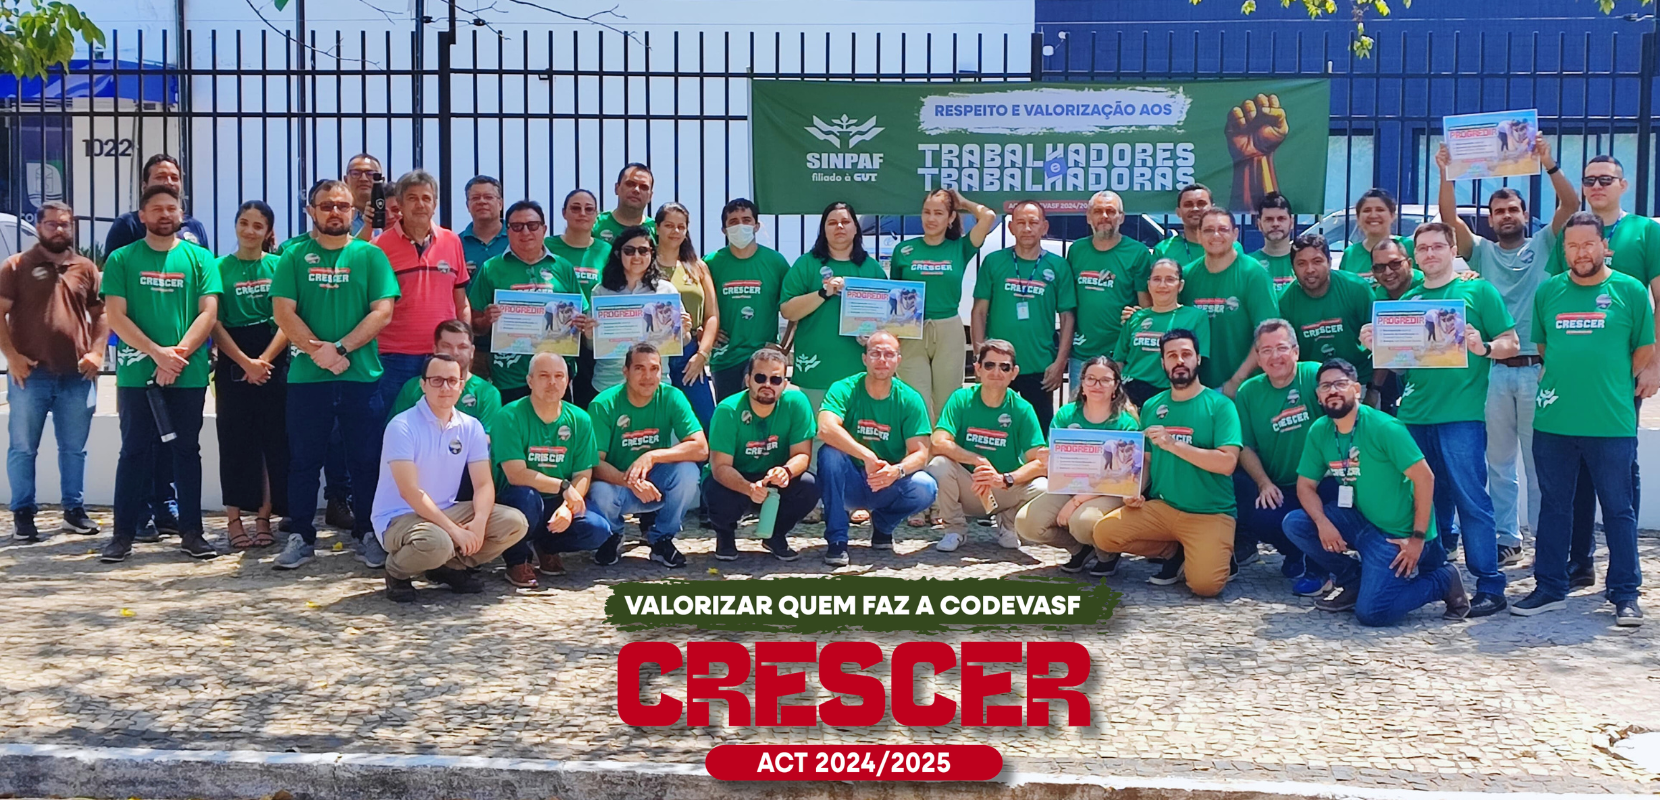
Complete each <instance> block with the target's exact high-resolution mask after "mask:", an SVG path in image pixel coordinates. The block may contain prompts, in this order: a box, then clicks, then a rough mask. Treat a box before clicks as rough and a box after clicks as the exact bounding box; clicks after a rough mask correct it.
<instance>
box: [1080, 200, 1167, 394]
mask: <svg viewBox="0 0 1660 800" xmlns="http://www.w3.org/2000/svg"><path fill="white" fill-rule="evenodd" d="M1087 218H1088V220H1089V236H1087V237H1085V238H1083V239H1079V240H1078V241H1076V242H1073V243H1072V246H1071V247H1069V248H1067V250H1066V261H1067V263H1069V264H1071V265H1072V275H1073V277H1075V278H1077V279H1078V292H1077V293H1078V312H1077V313H1078V327H1077V332H1076V333H1075V334H1073V336H1072V355H1071V358H1070V359H1068V361H1067V375H1068V376H1069V383H1070V385H1071V387H1072V391H1074V392H1076V391H1077V390H1078V381H1079V379H1080V377H1081V376H1082V374H1083V371H1084V362H1085V361H1088V360H1090V359H1092V358H1095V357H1096V356H1108V357H1111V356H1112V352H1113V350H1114V348H1116V347H1117V346H1118V335H1119V332H1120V331H1122V330H1123V329H1124V321H1123V320H1124V314H1123V311H1124V308H1125V306H1141V307H1146V306H1150V305H1152V304H1153V300H1152V297H1151V295H1149V294H1147V273H1148V272H1149V271H1150V270H1151V269H1152V266H1153V252H1152V251H1151V250H1148V249H1147V246H1146V245H1144V244H1142V243H1141V242H1138V241H1136V240H1134V239H1131V238H1129V237H1127V236H1125V235H1124V234H1123V233H1122V232H1121V231H1120V230H1119V229H1120V227H1121V226H1122V225H1123V224H1124V200H1123V198H1121V197H1119V196H1118V194H1117V193H1116V192H1096V193H1095V196H1094V197H1091V198H1089V212H1088V217H1087Z"/></svg>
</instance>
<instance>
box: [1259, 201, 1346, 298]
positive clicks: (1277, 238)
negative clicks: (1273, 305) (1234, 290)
mask: <svg viewBox="0 0 1660 800" xmlns="http://www.w3.org/2000/svg"><path fill="white" fill-rule="evenodd" d="M1295 227H1297V217H1296V215H1294V214H1292V213H1291V201H1290V200H1287V199H1285V195H1283V194H1280V193H1279V192H1269V193H1268V194H1265V195H1263V196H1262V199H1261V200H1258V201H1257V230H1258V231H1260V232H1261V233H1262V249H1261V250H1258V251H1256V252H1254V253H1251V258H1254V259H1256V260H1257V263H1260V264H1262V268H1263V269H1266V270H1268V277H1269V279H1271V280H1272V281H1273V282H1274V296H1276V297H1278V296H1279V295H1280V293H1281V292H1284V291H1285V290H1286V288H1287V287H1289V286H1290V285H1291V284H1292V283H1294V282H1295V281H1296V280H1297V276H1296V273H1295V271H1294V270H1293V268H1292V264H1291V231H1292V229H1293V228H1295ZM1328 258H1329V256H1328Z"/></svg>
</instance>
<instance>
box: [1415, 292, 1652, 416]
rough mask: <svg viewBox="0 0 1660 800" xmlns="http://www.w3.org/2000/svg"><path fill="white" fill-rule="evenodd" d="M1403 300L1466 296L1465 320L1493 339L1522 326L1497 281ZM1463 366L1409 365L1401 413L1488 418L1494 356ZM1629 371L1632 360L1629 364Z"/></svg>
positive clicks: (1470, 359) (1471, 358)
mask: <svg viewBox="0 0 1660 800" xmlns="http://www.w3.org/2000/svg"><path fill="white" fill-rule="evenodd" d="M1401 299H1402V300H1463V301H1464V321H1465V324H1467V325H1473V326H1475V328H1476V330H1479V331H1481V335H1482V338H1484V339H1486V340H1487V341H1492V340H1493V339H1495V338H1497V337H1498V336H1499V335H1500V334H1502V333H1504V332H1505V331H1508V330H1512V329H1514V328H1515V327H1516V321H1515V320H1514V319H1511V317H1510V310H1509V309H1507V308H1505V307H1504V298H1503V297H1500V296H1499V290H1498V289H1495V288H1493V284H1491V283H1488V282H1487V281H1484V280H1481V279H1479V278H1478V279H1476V280H1472V281H1461V280H1453V281H1449V282H1448V283H1447V285H1445V286H1442V287H1439V288H1436V289H1426V288H1424V287H1422V286H1420V287H1418V288H1416V289H1413V290H1411V291H1409V292H1407V293H1406V294H1404V295H1402V296H1401ZM1466 364H1467V366H1465V367H1464V368H1463V369H1409V370H1407V371H1406V375H1405V377H1404V378H1403V380H1404V381H1405V387H1404V388H1403V389H1401V405H1400V408H1399V409H1397V410H1396V416H1398V417H1400V420H1401V421H1402V422H1404V423H1406V424H1408V425H1439V424H1441V423H1444V422H1481V421H1482V420H1484V419H1486V418H1487V372H1488V370H1490V369H1491V368H1492V365H1493V361H1492V359H1489V358H1484V357H1482V356H1478V355H1476V354H1475V353H1470V354H1469V356H1468V357H1467V360H1466ZM1626 368H1627V370H1629V369H1630V365H1627V367H1626Z"/></svg>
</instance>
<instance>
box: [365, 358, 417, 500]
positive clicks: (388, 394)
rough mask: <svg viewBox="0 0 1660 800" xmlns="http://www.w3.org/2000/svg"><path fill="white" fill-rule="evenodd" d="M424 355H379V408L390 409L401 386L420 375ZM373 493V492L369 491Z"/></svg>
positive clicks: (401, 388)
mask: <svg viewBox="0 0 1660 800" xmlns="http://www.w3.org/2000/svg"><path fill="white" fill-rule="evenodd" d="M426 360H427V357H426V354H425V353H422V354H421V355H413V356H412V355H409V354H407V353H381V354H380V368H381V370H382V371H381V373H380V384H379V386H380V407H381V408H391V407H392V403H393V402H395V401H396V400H397V399H398V392H401V391H403V385H404V384H406V383H409V379H410V378H413V377H415V376H417V375H419V374H421V365H422V364H423V363H426ZM370 493H371V494H372V493H373V490H370Z"/></svg>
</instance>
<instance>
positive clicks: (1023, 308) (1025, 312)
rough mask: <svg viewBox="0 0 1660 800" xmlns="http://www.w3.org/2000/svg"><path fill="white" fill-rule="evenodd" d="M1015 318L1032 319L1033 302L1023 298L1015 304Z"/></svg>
mask: <svg viewBox="0 0 1660 800" xmlns="http://www.w3.org/2000/svg"><path fill="white" fill-rule="evenodd" d="M1014 318H1015V319H1031V318H1032V307H1031V304H1030V303H1027V302H1026V301H1025V300H1022V301H1020V302H1018V303H1015V304H1014Z"/></svg>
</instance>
